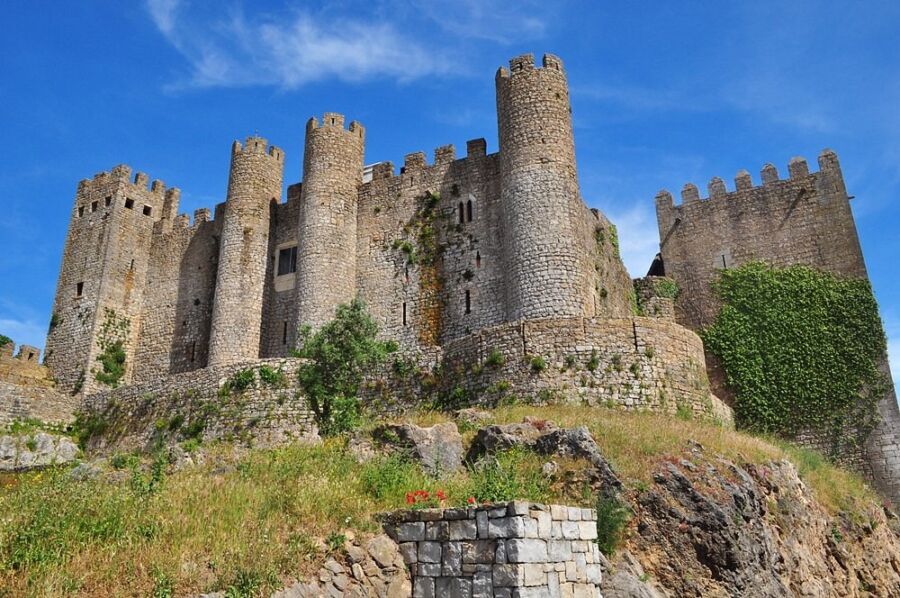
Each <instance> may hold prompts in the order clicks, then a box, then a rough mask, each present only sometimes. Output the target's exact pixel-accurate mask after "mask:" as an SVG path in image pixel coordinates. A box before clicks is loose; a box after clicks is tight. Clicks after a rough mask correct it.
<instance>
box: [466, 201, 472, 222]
mask: <svg viewBox="0 0 900 598" xmlns="http://www.w3.org/2000/svg"><path fill="white" fill-rule="evenodd" d="M466 221H468V222H472V200H471V199H470V200H469V201H467V202H466Z"/></svg>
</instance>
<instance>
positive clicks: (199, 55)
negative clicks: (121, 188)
mask: <svg viewBox="0 0 900 598" xmlns="http://www.w3.org/2000/svg"><path fill="white" fill-rule="evenodd" d="M183 8H186V7H183V6H182V5H180V4H179V0H147V11H148V12H149V14H150V17H151V20H152V21H153V23H154V24H155V25H156V27H157V29H159V31H160V33H162V34H163V35H164V36H165V38H166V39H167V40H168V41H169V43H171V44H172V45H173V46H174V47H175V48H176V49H177V50H178V51H179V52H180V53H181V54H182V55H183V56H184V57H185V58H186V59H187V61H188V64H189V69H190V73H189V75H188V78H187V81H183V82H180V83H178V84H176V85H174V86H172V87H175V88H178V87H240V86H248V85H273V86H277V87H282V88H286V89H294V88H297V87H300V86H302V85H304V84H306V83H310V82H313V81H318V80H322V79H327V78H335V79H340V80H344V81H354V82H355V81H362V80H366V79H371V78H376V77H387V78H392V79H395V80H398V81H408V80H412V79H416V78H419V77H422V76H425V75H429V74H435V73H443V72H448V71H449V70H450V67H449V65H450V64H451V63H450V62H449V61H445V60H441V59H440V56H439V53H437V52H435V51H433V50H429V49H426V48H425V47H423V46H422V45H420V44H419V43H417V42H416V41H414V40H413V39H411V38H410V37H408V36H406V35H404V34H403V33H401V32H400V31H398V30H397V29H396V28H395V27H394V26H393V25H392V24H390V23H387V22H381V21H378V20H375V19H372V20H358V19H357V20H354V19H352V18H340V19H335V18H330V17H329V18H324V17H323V18H316V17H315V16H314V15H313V14H311V13H308V12H301V11H291V12H287V13H284V14H279V15H267V14H260V15H254V16H253V17H247V16H245V15H244V13H243V12H242V11H240V10H235V11H232V12H231V13H230V14H229V15H228V16H227V17H226V18H224V19H223V18H221V17H213V16H210V15H203V14H197V13H196V12H189V11H187V10H182V9H183Z"/></svg>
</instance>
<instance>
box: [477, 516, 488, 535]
mask: <svg viewBox="0 0 900 598" xmlns="http://www.w3.org/2000/svg"><path fill="white" fill-rule="evenodd" d="M475 523H476V525H477V527H478V537H479V538H487V537H488V514H487V511H478V512H477V513H475Z"/></svg>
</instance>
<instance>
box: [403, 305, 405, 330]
mask: <svg viewBox="0 0 900 598" xmlns="http://www.w3.org/2000/svg"><path fill="white" fill-rule="evenodd" d="M403 325H404V326H406V301H404V302H403Z"/></svg>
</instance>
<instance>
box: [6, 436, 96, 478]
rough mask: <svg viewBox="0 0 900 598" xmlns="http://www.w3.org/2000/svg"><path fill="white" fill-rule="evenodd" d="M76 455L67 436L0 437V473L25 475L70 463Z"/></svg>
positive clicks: (75, 448) (75, 450) (72, 443)
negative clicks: (32, 471) (30, 470)
mask: <svg viewBox="0 0 900 598" xmlns="http://www.w3.org/2000/svg"><path fill="white" fill-rule="evenodd" d="M79 453H80V451H79V449H78V446H77V445H76V444H75V443H74V442H72V439H71V438H69V437H68V436H57V435H53V434H48V433H47V432H43V431H36V432H33V433H27V434H17V435H4V436H0V471H26V470H29V469H40V468H43V467H50V466H53V465H65V464H67V463H71V462H72V461H74V460H75V459H76V458H77V457H78V455H79Z"/></svg>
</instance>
